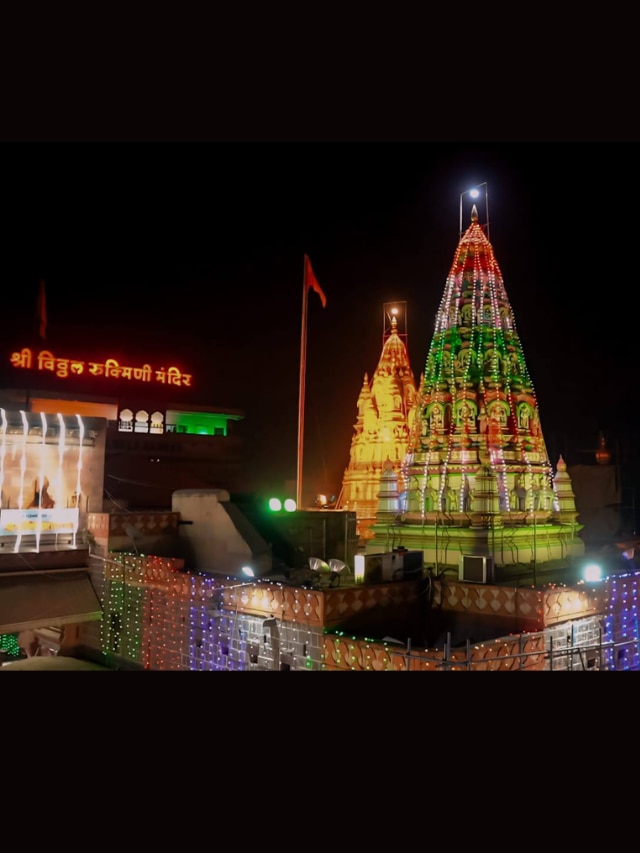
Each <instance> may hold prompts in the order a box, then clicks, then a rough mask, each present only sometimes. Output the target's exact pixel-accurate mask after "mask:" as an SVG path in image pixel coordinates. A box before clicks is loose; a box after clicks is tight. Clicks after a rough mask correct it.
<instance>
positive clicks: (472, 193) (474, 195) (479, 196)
mask: <svg viewBox="0 0 640 853" xmlns="http://www.w3.org/2000/svg"><path fill="white" fill-rule="evenodd" d="M465 195H468V196H469V198H470V199H471V201H472V203H477V202H478V201H482V200H484V213H485V224H484V228H485V233H486V235H487V240H491V237H490V235H489V188H488V187H487V182H486V181H484V182H483V183H482V184H477V185H476V186H475V187H470V188H469V189H468V190H465V191H464V192H462V193H460V233H459V235H458V236H459V238H461V237H462V234H463V232H464V229H463V227H462V197H463V196H465Z"/></svg>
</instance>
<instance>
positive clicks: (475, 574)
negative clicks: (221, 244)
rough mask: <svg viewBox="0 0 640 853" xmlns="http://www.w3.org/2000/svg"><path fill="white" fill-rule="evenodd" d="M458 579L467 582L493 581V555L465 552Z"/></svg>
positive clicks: (461, 559)
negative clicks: (482, 555)
mask: <svg viewBox="0 0 640 853" xmlns="http://www.w3.org/2000/svg"><path fill="white" fill-rule="evenodd" d="M458 580H460V581H465V582H466V583H493V557H481V556H473V555H466V554H463V555H462V556H461V557H460V566H459V568H458Z"/></svg>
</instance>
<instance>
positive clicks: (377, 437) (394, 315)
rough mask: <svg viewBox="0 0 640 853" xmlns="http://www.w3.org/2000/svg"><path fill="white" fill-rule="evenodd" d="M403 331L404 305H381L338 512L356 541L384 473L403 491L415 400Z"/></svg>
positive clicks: (364, 534)
mask: <svg viewBox="0 0 640 853" xmlns="http://www.w3.org/2000/svg"><path fill="white" fill-rule="evenodd" d="M406 328H407V310H406V302H388V303H385V305H384V307H383V335H382V352H381V355H380V360H379V361H378V366H377V367H376V370H375V372H374V374H373V376H372V378H371V381H369V376H368V374H367V373H365V374H364V380H363V382H362V387H361V389H360V394H359V396H358V403H357V410H358V414H357V419H356V422H355V424H354V434H353V438H352V440H351V450H350V453H349V464H348V466H347V468H346V469H345V472H344V477H343V480H342V490H341V492H340V496H339V498H338V501H337V508H338V509H348V510H352V511H353V512H355V513H356V519H357V521H356V527H357V533H358V536H359V537H360V539H361V540H367V539H369V538H370V537H371V536H372V535H373V534H372V532H371V530H370V526H371V525H372V524H373V523H374V522H375V520H376V512H377V511H378V497H379V494H380V482H381V476H382V473H383V471H384V470H386V471H387V472H388V471H389V470H391V471H393V472H395V474H396V475H397V477H398V482H397V489H398V490H399V492H400V493H401V492H402V491H403V489H404V477H403V476H402V463H403V461H404V457H405V454H406V452H407V444H408V441H409V435H410V433H411V428H412V419H413V417H414V415H415V403H416V400H417V388H416V383H415V379H414V375H413V371H412V370H411V365H410V363H409V355H408V350H407V334H406Z"/></svg>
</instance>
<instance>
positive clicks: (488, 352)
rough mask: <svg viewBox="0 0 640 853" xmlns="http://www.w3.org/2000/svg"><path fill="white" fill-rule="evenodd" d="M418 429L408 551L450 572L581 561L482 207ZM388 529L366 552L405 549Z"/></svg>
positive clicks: (465, 241)
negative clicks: (479, 562) (483, 560)
mask: <svg viewBox="0 0 640 853" xmlns="http://www.w3.org/2000/svg"><path fill="white" fill-rule="evenodd" d="M412 421H413V422H412V425H411V433H410V437H409V441H408V443H407V454H406V456H405V458H404V461H403V464H402V466H401V470H400V473H399V479H400V481H401V483H403V486H402V491H403V512H402V518H401V520H400V522H399V523H401V524H402V537H403V545H405V546H407V547H416V548H422V550H424V552H425V558H426V560H427V561H429V559H432V560H434V561H435V562H437V563H439V564H442V563H444V564H448V565H451V566H452V567H455V566H457V565H458V563H459V561H460V558H461V556H462V555H464V554H478V553H479V554H485V555H488V554H491V555H492V556H493V557H494V558H495V563H496V565H500V564H505V563H521V562H529V561H537V562H543V561H544V560H551V559H555V558H556V557H557V558H563V557H566V556H571V555H576V554H579V553H581V552H582V551H583V550H584V545H583V543H582V542H581V540H579V539H578V538H577V531H578V530H579V529H580V527H581V526H580V525H578V524H577V522H576V519H577V513H576V512H575V504H574V503H573V492H572V490H571V486H570V482H566V478H568V476H569V475H568V474H567V473H566V470H565V469H564V468H562V466H560V467H561V468H562V475H561V480H562V483H563V487H562V488H563V497H562V499H561V500H559V496H558V492H557V482H558V480H557V478H555V479H554V474H553V469H552V465H551V462H550V460H549V457H548V453H547V449H546V446H545V442H544V438H543V434H542V429H541V424H540V414H539V409H538V401H537V398H536V394H535V390H534V387H533V382H532V380H531V377H530V375H529V371H528V369H527V365H526V361H525V357H524V352H523V348H522V344H521V341H520V338H519V336H518V332H517V330H516V324H515V320H514V315H513V311H512V308H511V305H510V303H509V299H508V297H507V293H506V290H505V286H504V282H503V278H502V274H501V272H500V268H499V266H498V263H497V261H496V258H495V255H494V251H493V246H492V244H491V243H490V242H489V239H488V237H487V235H486V233H485V229H484V226H482V225H481V224H480V223H479V222H478V211H477V208H476V206H475V205H473V208H472V210H471V224H470V225H469V227H468V228H467V230H466V231H465V232H464V233H463V234H462V235H461V237H460V241H459V244H458V247H457V249H456V252H455V255H454V259H453V264H452V266H451V269H450V272H449V275H448V276H447V279H446V283H445V288H444V294H443V296H442V299H441V302H440V306H439V309H438V311H437V314H436V321H435V331H434V334H433V338H432V341H431V345H430V347H429V350H428V355H427V359H426V365H425V369H424V375H423V378H422V384H421V387H420V395H419V400H418V403H417V407H416V413H415V416H414V417H413V418H412ZM561 504H562V505H561ZM380 509H382V508H380ZM389 524H390V522H389V520H388V515H385V514H384V513H383V512H380V513H379V516H378V520H377V522H376V524H375V525H374V526H373V528H372V530H373V532H374V539H373V540H370V542H369V543H367V549H368V550H370V548H369V545H370V546H371V549H373V550H384V544H383V542H388V541H390V538H391V539H394V540H395V541H397V535H395V534H394V535H393V536H390V531H389ZM412 525H414V526H413V527H412ZM496 531H499V533H497V532H496ZM438 534H439V537H438ZM438 552H439V553H438Z"/></svg>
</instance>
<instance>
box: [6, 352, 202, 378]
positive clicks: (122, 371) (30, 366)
mask: <svg viewBox="0 0 640 853" xmlns="http://www.w3.org/2000/svg"><path fill="white" fill-rule="evenodd" d="M10 360H11V364H12V365H13V366H14V367H22V368H25V369H26V370H41V371H47V370H48V371H50V372H51V373H54V374H55V375H56V376H58V377H59V378H60V379H68V378H69V377H70V376H71V377H73V376H83V375H87V374H91V375H92V376H103V377H104V378H105V379H138V380H139V381H140V382H162V383H163V384H165V385H185V386H190V385H191V378H192V374H191V373H182V371H181V370H179V369H178V368H177V367H169V368H167V369H166V370H165V368H164V367H161V368H160V369H159V370H154V369H153V368H152V367H151V365H150V364H143V365H142V367H128V366H125V365H121V364H118V362H117V361H116V360H115V359H113V358H108V359H107V360H106V361H105V362H97V361H79V360H78V359H73V358H55V357H54V355H53V353H52V352H50V350H40V352H39V353H38V354H37V355H35V354H34V352H33V350H32V349H30V348H29V347H23V348H22V349H21V350H20V351H19V352H14V353H12V354H11V359H10Z"/></svg>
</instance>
